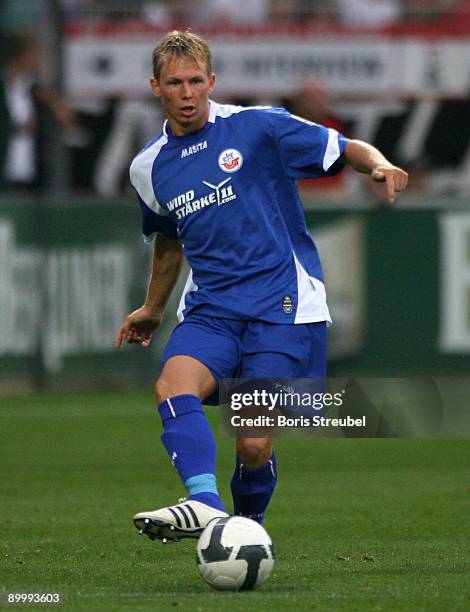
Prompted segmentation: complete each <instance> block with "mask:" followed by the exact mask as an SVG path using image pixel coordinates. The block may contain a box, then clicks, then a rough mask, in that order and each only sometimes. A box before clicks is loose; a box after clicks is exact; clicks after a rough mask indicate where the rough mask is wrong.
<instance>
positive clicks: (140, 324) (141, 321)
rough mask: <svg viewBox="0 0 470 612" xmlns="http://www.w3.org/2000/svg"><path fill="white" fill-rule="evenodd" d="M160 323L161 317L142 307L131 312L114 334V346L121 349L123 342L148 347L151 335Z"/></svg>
mask: <svg viewBox="0 0 470 612" xmlns="http://www.w3.org/2000/svg"><path fill="white" fill-rule="evenodd" d="M161 321H162V315H158V314H155V313H152V311H151V310H150V309H149V308H146V307H145V306H142V307H141V308H138V309H137V310H134V312H131V314H130V315H128V316H127V317H126V318H125V319H124V322H123V324H122V325H121V327H120V328H119V329H118V330H117V332H116V340H115V342H114V346H115V347H116V348H117V349H118V348H121V346H122V344H123V343H124V342H127V343H128V344H141V345H142V346H148V345H149V344H150V342H151V340H152V334H153V332H154V331H155V330H156V329H157V327H158V326H159V325H160V323H161Z"/></svg>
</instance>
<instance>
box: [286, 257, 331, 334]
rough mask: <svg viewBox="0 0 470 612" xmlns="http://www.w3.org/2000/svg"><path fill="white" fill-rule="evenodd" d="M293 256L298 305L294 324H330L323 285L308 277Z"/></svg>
mask: <svg viewBox="0 0 470 612" xmlns="http://www.w3.org/2000/svg"><path fill="white" fill-rule="evenodd" d="M293 255H294V261H295V267H296V269H297V292H298V304H297V312H296V314H295V321H294V323H316V322H318V321H327V323H331V317H330V311H329V310H328V306H327V304H326V291H325V285H324V284H323V283H322V282H321V281H320V280H318V279H317V278H314V277H313V276H309V275H308V274H307V272H306V271H305V270H304V268H303V267H302V265H301V263H300V262H299V260H298V259H297V257H296V256H295V253H293Z"/></svg>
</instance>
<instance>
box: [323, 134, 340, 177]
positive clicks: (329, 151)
mask: <svg viewBox="0 0 470 612" xmlns="http://www.w3.org/2000/svg"><path fill="white" fill-rule="evenodd" d="M339 156H340V151H339V142H338V132H337V131H336V130H333V129H332V128H328V143H327V145H326V151H325V155H324V156H323V170H324V171H325V172H327V170H329V169H330V168H331V166H332V165H333V164H334V163H335V161H336V160H337V159H338V157H339Z"/></svg>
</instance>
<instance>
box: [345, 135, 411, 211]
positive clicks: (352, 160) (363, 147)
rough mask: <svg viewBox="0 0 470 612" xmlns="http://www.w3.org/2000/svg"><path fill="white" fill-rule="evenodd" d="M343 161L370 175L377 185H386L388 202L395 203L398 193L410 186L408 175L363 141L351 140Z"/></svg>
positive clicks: (354, 168) (347, 145) (357, 170)
mask: <svg viewBox="0 0 470 612" xmlns="http://www.w3.org/2000/svg"><path fill="white" fill-rule="evenodd" d="M341 161H342V162H343V163H345V164H347V165H348V166H350V167H351V168H353V170H356V172H360V173H362V174H368V175H370V177H371V178H372V180H374V181H375V182H377V183H385V186H386V189H387V198H388V201H389V202H390V203H391V202H394V201H395V196H396V194H397V193H398V192H400V191H404V190H405V189H406V186H407V184H408V173H407V172H405V170H403V169H402V168H398V166H394V165H393V164H392V163H391V162H389V161H388V159H387V158H386V157H385V156H384V155H383V154H382V153H381V152H380V151H379V150H378V149H376V148H375V147H374V146H372V145H370V144H368V143H367V142H363V141H362V140H349V141H348V143H347V144H346V147H345V149H344V151H343V155H342V156H341Z"/></svg>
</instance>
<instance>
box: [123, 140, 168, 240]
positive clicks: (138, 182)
mask: <svg viewBox="0 0 470 612" xmlns="http://www.w3.org/2000/svg"><path fill="white" fill-rule="evenodd" d="M166 142H167V139H166V137H165V136H160V137H159V138H156V139H155V140H154V141H151V142H150V143H149V145H148V146H146V147H145V148H144V149H143V150H142V151H141V152H140V153H139V154H138V155H137V157H136V158H135V159H134V160H133V162H132V164H131V167H130V170H129V175H130V181H131V184H132V186H133V187H134V189H135V191H136V193H137V197H138V200H139V204H140V209H141V212H142V233H143V235H144V241H145V242H147V243H148V242H152V241H153V237H154V236H155V234H162V235H163V236H166V237H167V238H177V237H178V234H177V227H176V225H175V223H174V221H173V219H172V218H171V217H170V216H169V213H168V211H167V210H166V209H165V208H164V207H162V206H160V204H159V202H158V200H157V198H156V195H155V190H154V185H153V179H152V170H153V167H154V164H155V161H156V159H157V156H158V154H159V153H160V151H161V149H162V147H163V146H164V145H165V143H166Z"/></svg>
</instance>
